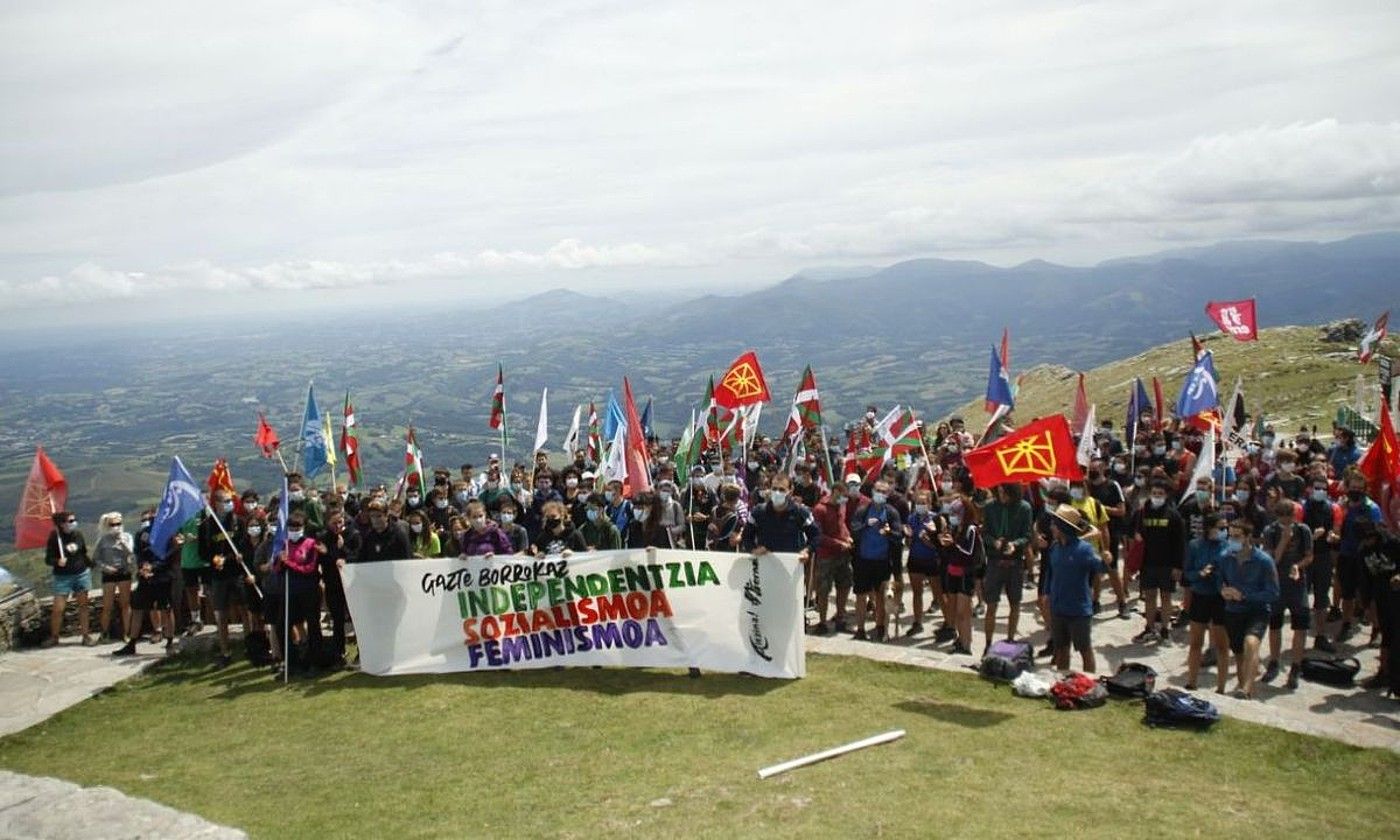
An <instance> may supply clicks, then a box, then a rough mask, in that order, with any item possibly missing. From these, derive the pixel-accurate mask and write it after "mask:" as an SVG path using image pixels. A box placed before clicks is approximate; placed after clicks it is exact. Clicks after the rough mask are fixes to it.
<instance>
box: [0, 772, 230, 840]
mask: <svg viewBox="0 0 1400 840" xmlns="http://www.w3.org/2000/svg"><path fill="white" fill-rule="evenodd" d="M98 837H100V838H103V840H116V838H174V837H179V838H189V839H190V840H240V838H246V837H247V835H246V834H244V833H243V832H241V831H238V830H236V829H232V828H226V827H224V826H221V825H215V824H214V823H211V822H208V821H207V820H203V819H200V818H199V817H196V816H194V815H193V814H185V813H181V812H180V811H176V810H175V809H173V808H167V807H165V806H164V805H158V804H156V803H155V802H152V801H150V800H149V799H135V798H133V797H130V796H126V795H125V794H123V793H121V792H119V791H116V790H113V789H112V788H109V787H94V788H84V787H78V786H77V785H75V784H73V783H71V782H64V781H61V780H59V779H44V778H35V777H33V776H22V775H20V774H18V773H11V772H9V771H7V770H0V838H4V840H11V838H13V840H21V839H23V840H66V838H73V840H92V838H98Z"/></svg>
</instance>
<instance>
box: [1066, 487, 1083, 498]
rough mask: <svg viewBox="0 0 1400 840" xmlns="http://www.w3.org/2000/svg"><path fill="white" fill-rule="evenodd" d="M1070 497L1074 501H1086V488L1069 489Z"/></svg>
mask: <svg viewBox="0 0 1400 840" xmlns="http://www.w3.org/2000/svg"><path fill="white" fill-rule="evenodd" d="M1069 497H1070V498H1071V499H1074V500H1075V501H1082V500H1083V499H1084V488H1082V487H1071V488H1069Z"/></svg>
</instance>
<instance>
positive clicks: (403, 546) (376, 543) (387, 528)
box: [354, 499, 413, 563]
mask: <svg viewBox="0 0 1400 840" xmlns="http://www.w3.org/2000/svg"><path fill="white" fill-rule="evenodd" d="M365 512H366V513H367V514H368V519H369V527H368V528H366V529H365V530H363V531H361V532H360V549H359V553H358V554H357V555H356V556H355V560H354V562H356V563H376V562H379V561H382V560H407V559H409V558H410V557H412V556H413V544H412V542H411V541H410V538H409V533H408V529H406V528H400V527H399V526H398V525H397V524H396V523H394V522H393V521H392V520H391V519H390V517H389V510H388V506H387V505H385V504H384V503H383V502H382V501H379V500H377V499H376V500H374V501H371V502H370V503H369V504H367V505H365Z"/></svg>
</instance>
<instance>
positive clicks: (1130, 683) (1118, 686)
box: [1103, 662, 1157, 697]
mask: <svg viewBox="0 0 1400 840" xmlns="http://www.w3.org/2000/svg"><path fill="white" fill-rule="evenodd" d="M1103 685H1104V688H1106V689H1108V693H1109V694H1111V695H1113V696H1114V697H1146V696H1148V695H1149V694H1151V693H1152V691H1153V690H1154V689H1155V688H1156V687H1157V672H1156V671H1155V670H1153V669H1152V667H1151V666H1150V665H1144V664H1142V663H1141V662H1124V663H1123V664H1122V665H1119V666H1118V673H1116V674H1114V675H1113V676H1111V677H1105V678H1104V680H1103Z"/></svg>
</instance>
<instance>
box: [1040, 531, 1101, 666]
mask: <svg viewBox="0 0 1400 840" xmlns="http://www.w3.org/2000/svg"><path fill="white" fill-rule="evenodd" d="M1092 531H1093V526H1091V525H1090V524H1089V523H1088V522H1086V521H1085V520H1084V515H1083V514H1081V513H1080V512H1079V509H1078V508H1076V507H1074V506H1073V505H1060V506H1059V507H1057V508H1055V509H1054V510H1053V511H1051V512H1050V533H1051V542H1050V545H1049V546H1047V548H1046V552H1047V553H1048V554H1049V562H1048V563H1047V564H1046V577H1047V581H1046V593H1047V594H1046V597H1047V599H1048V600H1049V602H1050V646H1051V649H1052V650H1053V651H1054V654H1053V657H1054V659H1053V661H1054V667H1056V668H1059V669H1061V670H1067V669H1068V668H1069V651H1070V647H1071V646H1072V647H1073V648H1074V649H1075V650H1077V651H1079V656H1080V659H1081V665H1082V666H1083V671H1084V673H1086V674H1092V673H1094V671H1095V670H1096V668H1097V663H1096V662H1095V659H1094V646H1093V639H1092V637H1091V632H1092V626H1093V605H1092V604H1091V603H1090V597H1091V595H1092V593H1093V588H1094V586H1093V585H1094V579H1095V578H1096V577H1099V576H1101V575H1103V574H1104V573H1106V572H1107V571H1108V569H1107V568H1106V567H1105V566H1104V564H1103V561H1102V560H1100V559H1099V556H1098V555H1097V554H1096V553H1095V552H1094V549H1093V546H1092V545H1090V544H1089V543H1088V542H1086V541H1085V540H1084V539H1083V538H1084V537H1085V536H1087V535H1089V534H1090V533H1092Z"/></svg>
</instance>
